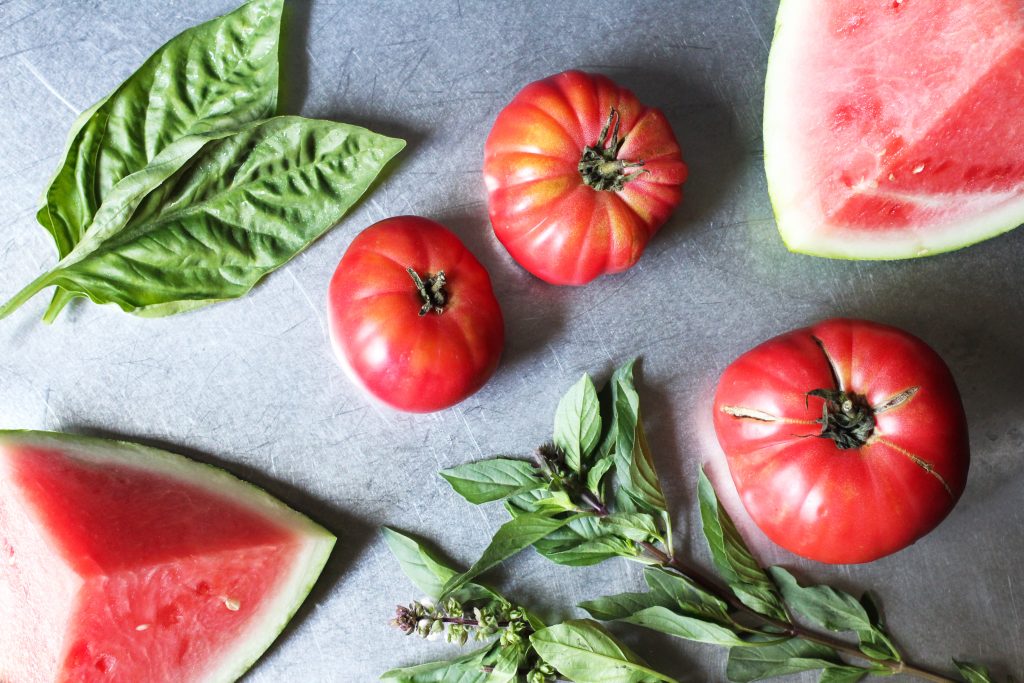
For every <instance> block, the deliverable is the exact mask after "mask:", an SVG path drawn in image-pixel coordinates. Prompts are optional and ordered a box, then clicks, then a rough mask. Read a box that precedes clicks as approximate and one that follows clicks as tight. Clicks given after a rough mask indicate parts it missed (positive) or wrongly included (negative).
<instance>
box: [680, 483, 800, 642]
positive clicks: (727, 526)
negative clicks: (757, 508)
mask: <svg viewBox="0 0 1024 683" xmlns="http://www.w3.org/2000/svg"><path fill="white" fill-rule="evenodd" d="M697 497H698V498H699V499H700V516H701V522H702V523H703V527H704V537H705V538H706V539H707V542H708V547H709V548H710V549H711V559H712V560H713V561H714V563H715V567H716V568H717V569H718V573H719V574H721V575H722V578H723V579H725V581H726V583H728V584H729V587H730V588H731V589H732V591H733V593H735V594H736V597H737V598H739V599H740V601H742V602H743V604H744V605H746V606H747V607H749V608H750V609H752V610H754V611H755V612H757V613H758V614H763V615H765V616H769V617H772V618H774V619H778V620H780V621H785V622H788V621H789V617H788V615H787V614H786V610H785V608H784V607H783V605H782V600H781V598H780V596H779V593H778V589H777V588H776V587H775V584H773V583H772V581H771V579H770V578H768V575H767V574H765V572H764V570H763V569H761V565H760V564H758V562H757V560H755V559H754V556H753V555H751V554H750V550H749V549H748V548H747V544H746V543H744V542H743V537H742V536H740V533H739V531H737V530H736V525H735V524H733V521H732V519H731V518H730V517H729V513H727V512H726V511H725V509H724V508H723V507H722V506H721V505H720V504H719V502H718V496H717V495H716V494H715V489H714V487H713V486H712V485H711V481H710V480H709V479H708V478H707V475H706V474H704V470H703V468H702V469H701V470H700V474H699V481H698V485H697Z"/></svg>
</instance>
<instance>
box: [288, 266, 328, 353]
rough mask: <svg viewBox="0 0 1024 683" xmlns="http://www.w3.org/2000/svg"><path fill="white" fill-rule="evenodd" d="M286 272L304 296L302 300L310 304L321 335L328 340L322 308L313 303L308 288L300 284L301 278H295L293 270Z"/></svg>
mask: <svg viewBox="0 0 1024 683" xmlns="http://www.w3.org/2000/svg"><path fill="white" fill-rule="evenodd" d="M286 272H287V273H288V277H290V278H291V279H292V282H294V283H295V286H296V287H297V288H298V290H299V292H300V293H301V294H302V298H304V299H305V300H306V303H307V304H309V307H310V309H312V311H313V315H314V316H315V317H316V320H317V323H319V324H320V332H321V334H323V336H324V339H327V326H326V325H325V324H324V319H323V316H322V315H320V307H319V306H317V305H316V304H314V303H313V299H312V297H310V296H309V292H307V291H306V288H305V287H303V286H302V283H301V282H299V278H297V277H295V273H294V272H292V270H291V269H286Z"/></svg>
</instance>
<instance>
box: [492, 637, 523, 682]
mask: <svg viewBox="0 0 1024 683" xmlns="http://www.w3.org/2000/svg"><path fill="white" fill-rule="evenodd" d="M525 660H526V648H525V647H522V646H519V645H511V646H508V647H502V648H500V649H499V650H498V651H497V656H496V657H495V658H494V663H493V664H492V665H491V675H490V676H488V677H487V683H511V682H512V681H515V680H516V675H517V674H518V673H519V666H520V665H521V664H523V663H524V662H525Z"/></svg>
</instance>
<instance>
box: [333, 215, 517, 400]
mask: <svg viewBox="0 0 1024 683" xmlns="http://www.w3.org/2000/svg"><path fill="white" fill-rule="evenodd" d="M327 314H328V318H329V322H330V330H331V341H332V343H333V345H334V350H335V355H337V357H338V360H339V362H340V363H341V365H342V367H344V368H345V369H346V371H348V373H349V375H350V376H351V377H352V378H353V379H354V380H355V381H356V383H357V384H359V385H361V386H362V387H363V388H365V389H366V390H367V391H368V392H369V393H370V394H372V395H373V396H375V397H376V398H378V399H380V400H381V401H383V402H384V403H386V404H388V405H390V406H392V407H394V408H398V409H399V410H405V411H410V412H430V411H434V410H441V409H442V408H447V407H449V406H451V405H454V404H456V403H458V402H459V401H461V400H463V399H464V398H466V397H467V396H469V395H470V394H472V393H474V392H475V391H477V390H478V389H479V388H480V387H482V386H483V385H484V383H485V382H487V380H488V379H489V378H490V376H491V375H492V374H494V370H495V368H497V366H498V359H499V357H500V356H501V350H502V347H503V346H504V343H505V328H504V321H503V318H502V315H501V308H500V307H499V306H498V301H497V299H495V297H494V292H493V290H492V289H491V279H490V277H489V276H488V275H487V271H486V270H484V267H483V266H482V265H480V262H479V261H477V260H476V258H475V257H474V256H473V254H471V253H470V252H469V250H468V249H466V247H465V246H464V245H463V244H462V242H460V241H459V238H458V237H456V236H455V235H454V234H452V233H451V232H450V231H449V230H448V229H447V228H445V227H444V226H442V225H440V224H438V223H435V222H434V221H430V220H427V219H426V218H420V217H417V216H399V217H396V218H389V219H387V220H383V221H381V222H379V223H375V224H374V225H371V226H370V227H369V228H367V229H366V230H364V231H363V232H362V233H360V234H359V235H358V236H357V237H356V238H355V240H353V242H352V244H351V245H350V246H349V248H348V250H347V251H346V252H345V255H344V256H343V257H342V259H341V262H340V263H339V264H338V268H337V270H336V271H335V273H334V277H333V278H332V279H331V284H330V288H329V290H328V295H327Z"/></svg>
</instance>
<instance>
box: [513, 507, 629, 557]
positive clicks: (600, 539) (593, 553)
mask: <svg viewBox="0 0 1024 683" xmlns="http://www.w3.org/2000/svg"><path fill="white" fill-rule="evenodd" d="M533 546H534V548H536V549H537V552H538V553H540V554H541V555H543V556H544V557H546V558H547V559H549V560H551V561H552V562H554V563H556V564H561V565H566V566H570V567H584V566H589V565H593V564H598V563H599V562H603V561H605V560H608V559H611V558H613V557H634V556H636V555H637V554H638V553H639V551H638V550H637V548H636V545H635V544H634V543H633V542H632V541H630V540H628V539H625V538H623V537H622V536H620V535H619V533H618V532H617V531H616V530H615V529H613V528H609V527H607V526H606V525H605V524H604V523H603V520H602V519H601V518H599V517H596V516H587V517H579V518H577V519H575V520H573V521H572V522H570V523H569V524H567V525H565V526H564V527H562V528H561V529H558V530H557V531H554V532H552V533H551V534H548V535H547V536H545V537H544V538H543V539H541V540H539V541H537V542H536V543H534V544H533Z"/></svg>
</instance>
